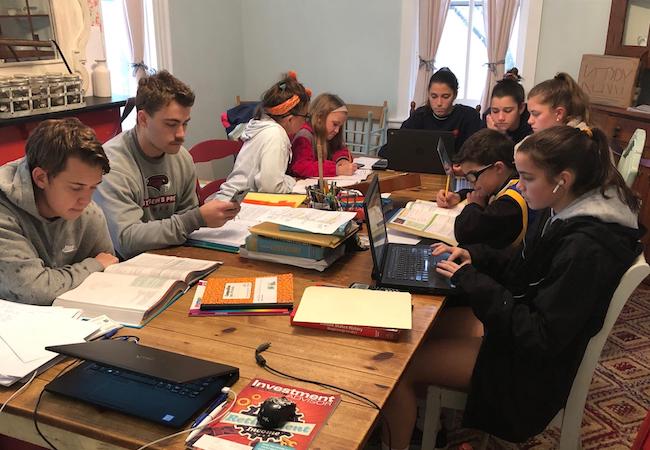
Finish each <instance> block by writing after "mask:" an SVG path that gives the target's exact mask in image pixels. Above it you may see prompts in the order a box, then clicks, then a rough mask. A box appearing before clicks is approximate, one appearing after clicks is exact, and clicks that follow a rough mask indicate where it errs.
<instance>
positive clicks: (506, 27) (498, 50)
mask: <svg viewBox="0 0 650 450" xmlns="http://www.w3.org/2000/svg"><path fill="white" fill-rule="evenodd" d="M518 8H519V0H483V18H484V20H485V35H486V46H487V53H488V71H487V80H486V81H485V89H484V90H483V97H482V98H481V111H485V110H486V108H488V107H489V106H490V94H491V92H492V88H493V87H494V85H495V84H496V82H497V80H500V79H501V78H503V74H504V72H505V58H506V52H507V51H508V44H509V42H510V35H511V34H512V28H513V26H514V24H515V19H516V18H517V10H518Z"/></svg>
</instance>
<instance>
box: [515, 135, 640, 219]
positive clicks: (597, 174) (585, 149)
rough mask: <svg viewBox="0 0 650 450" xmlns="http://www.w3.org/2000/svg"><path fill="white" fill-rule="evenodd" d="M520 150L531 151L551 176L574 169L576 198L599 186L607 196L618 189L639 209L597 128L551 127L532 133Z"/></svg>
mask: <svg viewBox="0 0 650 450" xmlns="http://www.w3.org/2000/svg"><path fill="white" fill-rule="evenodd" d="M517 151H518V152H523V153H526V154H528V156H529V157H530V158H531V159H532V160H533V162H534V163H535V164H536V165H538V166H540V167H542V168H543V169H544V171H545V172H546V175H547V177H548V178H552V177H554V176H556V175H557V174H559V173H560V172H562V171H563V170H571V171H572V172H573V173H574V175H575V182H574V183H573V186H572V188H571V190H572V193H573V194H574V195H575V196H576V197H579V196H581V195H583V194H585V193H587V192H589V191H591V190H594V189H599V190H600V193H601V195H602V196H603V197H605V198H608V196H607V194H606V192H607V191H608V190H609V189H610V188H615V189H616V191H617V194H618V197H619V199H620V200H621V201H622V202H623V203H625V204H626V205H627V206H629V208H630V209H631V210H632V211H634V212H638V211H639V199H638V198H637V196H636V195H635V194H634V193H633V192H632V190H631V189H630V188H629V187H628V186H627V185H626V184H625V181H624V180H623V177H622V176H621V174H620V173H619V172H618V170H617V169H616V167H614V164H612V160H611V156H610V150H609V143H608V141H607V137H606V136H605V134H604V133H603V132H602V131H601V130H600V129H598V128H589V127H584V128H583V129H579V128H574V127H569V126H557V127H551V128H548V129H546V130H542V131H540V132H538V133H534V134H533V135H531V136H529V137H528V138H527V139H526V140H524V141H522V144H521V146H520V147H519V149H518V150H517Z"/></svg>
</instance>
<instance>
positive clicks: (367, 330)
mask: <svg viewBox="0 0 650 450" xmlns="http://www.w3.org/2000/svg"><path fill="white" fill-rule="evenodd" d="M294 311H295V310H294ZM294 314H295V312H292V313H291V325H294V326H299V327H306V328H315V329H317V330H327V331H337V332H339V333H347V334H353V335H355V336H365V337H371V338H376V339H386V340H389V341H396V340H397V339H399V334H400V333H399V332H400V330H398V329H395V328H377V327H368V326H356V325H340V324H333V323H312V322H296V321H294V320H293V316H294Z"/></svg>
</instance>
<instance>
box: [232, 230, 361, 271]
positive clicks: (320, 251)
mask: <svg viewBox="0 0 650 450" xmlns="http://www.w3.org/2000/svg"><path fill="white" fill-rule="evenodd" d="M358 230H359V226H358V225H357V224H356V223H355V222H354V221H352V220H348V221H347V222H345V223H344V224H342V225H340V226H339V227H338V228H337V229H336V230H335V231H334V232H333V233H331V234H321V233H312V232H309V231H305V230H302V229H298V228H293V227H289V226H286V225H280V224H277V223H271V222H263V223H261V224H258V225H255V226H252V227H251V228H250V229H249V231H250V233H251V234H250V235H249V236H248V237H247V238H246V244H245V245H244V246H243V247H242V248H241V249H240V251H239V253H240V256H242V257H244V258H249V259H259V260H263V261H271V262H275V263H281V264H289V265H292V266H298V267H303V268H307V269H316V270H319V271H321V272H322V271H323V270H325V269H326V268H327V267H329V266H330V265H332V263H334V261H336V260H337V259H339V258H340V257H341V256H343V255H344V254H345V241H346V240H347V239H349V238H350V237H352V236H353V235H354V234H355V233H356V232H357V231H358Z"/></svg>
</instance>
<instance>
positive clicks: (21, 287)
mask: <svg viewBox="0 0 650 450" xmlns="http://www.w3.org/2000/svg"><path fill="white" fill-rule="evenodd" d="M101 252H106V253H113V245H112V244H111V238H110V236H109V234H108V228H107V226H106V219H105V218H104V214H103V213H102V211H101V209H99V207H97V205H95V204H94V203H90V204H89V205H88V207H87V208H86V209H85V210H84V212H83V213H82V214H81V216H79V218H78V219H76V220H65V219H62V218H56V219H45V218H43V217H41V215H40V214H39V213H38V210H37V208H36V202H35V200H34V188H33V185H32V177H31V173H30V170H29V167H28V166H27V161H26V160H25V158H22V159H19V160H17V161H13V162H11V163H8V164H5V165H4V166H2V167H0V298H2V299H5V300H10V301H15V302H20V303H30V304H34V305H51V304H52V302H53V301H54V299H55V298H56V297H57V296H59V295H60V294H62V293H63V292H66V291H69V290H70V289H73V288H75V287H77V286H78V285H79V284H81V282H82V281H83V280H85V279H86V277H87V276H88V275H90V274H91V273H93V272H100V271H102V270H103V269H104V267H103V266H102V265H101V264H100V263H99V262H98V261H97V260H96V259H95V258H94V257H95V256H97V254H99V253H101Z"/></svg>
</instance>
